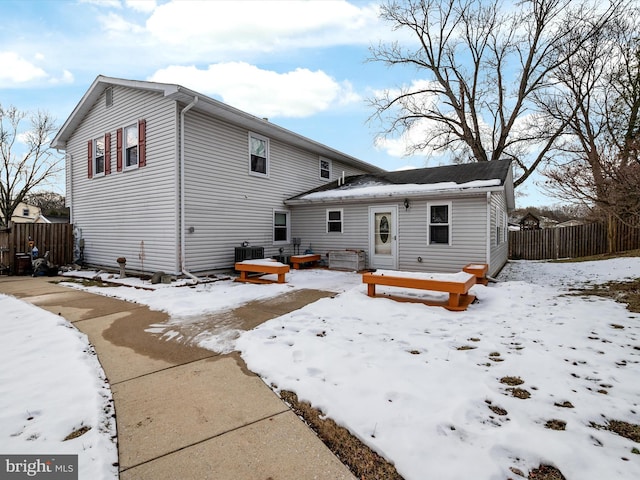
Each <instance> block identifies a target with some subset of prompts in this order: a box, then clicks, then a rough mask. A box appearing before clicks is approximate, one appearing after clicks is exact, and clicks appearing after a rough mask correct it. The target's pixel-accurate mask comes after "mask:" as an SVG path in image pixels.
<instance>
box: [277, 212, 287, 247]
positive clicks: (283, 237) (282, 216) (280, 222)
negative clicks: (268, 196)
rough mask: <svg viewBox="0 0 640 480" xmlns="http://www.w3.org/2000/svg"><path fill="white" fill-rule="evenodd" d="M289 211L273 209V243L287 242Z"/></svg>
mask: <svg viewBox="0 0 640 480" xmlns="http://www.w3.org/2000/svg"><path fill="white" fill-rule="evenodd" d="M289 233H290V225H289V212H288V211H286V210H275V211H274V212H273V243H274V244H278V243H289Z"/></svg>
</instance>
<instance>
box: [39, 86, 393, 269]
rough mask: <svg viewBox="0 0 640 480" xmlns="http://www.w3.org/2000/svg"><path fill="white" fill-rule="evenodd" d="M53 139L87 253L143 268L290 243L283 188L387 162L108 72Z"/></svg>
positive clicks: (193, 264)
mask: <svg viewBox="0 0 640 480" xmlns="http://www.w3.org/2000/svg"><path fill="white" fill-rule="evenodd" d="M51 146H52V147H53V148H56V149H61V150H64V151H65V152H66V175H67V176H66V186H67V188H66V202H67V206H68V207H70V210H71V222H72V223H73V224H74V226H75V228H76V231H77V232H81V235H82V239H83V243H84V252H83V253H84V262H85V263H86V264H87V265H92V266H101V267H110V268H117V266H118V265H117V263H116V259H117V258H118V257H125V258H126V259H127V264H126V265H127V269H129V270H132V271H145V272H152V271H160V270H161V271H164V272H166V273H172V274H180V273H185V274H189V273H204V272H209V271H216V270H221V269H228V268H230V267H232V266H233V263H234V259H235V257H234V252H235V248H236V247H240V246H241V245H242V244H243V243H248V244H250V245H254V246H262V247H264V254H265V255H266V256H273V255H278V254H279V252H280V249H283V251H285V250H286V251H288V252H291V248H292V237H293V234H292V232H293V226H292V220H293V219H292V210H291V209H290V207H289V206H287V205H286V204H285V200H286V199H287V198H291V197H293V196H295V195H297V194H299V193H300V192H304V191H307V190H310V189H313V188H315V187H317V186H319V185H323V184H324V183H326V182H330V181H334V180H336V179H337V178H338V177H341V176H342V175H345V176H351V175H355V174H361V173H380V172H383V171H384V170H382V169H380V168H378V167H375V166H373V165H370V164H368V163H365V162H363V161H361V160H358V159H356V158H354V157H351V156H349V155H346V154H344V153H341V152H338V151H336V150H334V149H332V148H329V147H327V146H325V145H322V144H320V143H318V142H315V141H313V140H310V139H308V138H305V137H302V136H300V135H298V134H295V133H293V132H291V131H289V130H286V129H284V128H281V127H279V126H277V125H274V124H272V123H270V122H269V121H267V120H265V119H261V118H258V117H255V116H252V115H249V114H247V113H245V112H242V111H240V110H237V109H235V108H233V107H230V106H228V105H225V104H224V103H221V102H219V101H217V100H214V99H212V98H209V97H207V96H205V95H201V94H200V93H197V92H194V91H192V90H189V89H186V88H184V87H181V86H179V85H173V84H165V83H153V82H145V81H133V80H124V79H117V78H110V77H104V76H98V77H97V78H96V80H95V81H94V82H93V84H92V85H91V86H90V88H89V89H88V91H87V92H86V93H85V95H84V96H83V97H82V99H81V100H80V102H79V103H78V105H77V106H76V107H75V109H74V110H73V112H72V113H71V115H70V116H69V118H68V119H67V120H66V121H65V123H64V124H63V126H62V127H61V129H60V131H59V132H58V133H57V135H56V136H55V138H54V139H53V141H52V144H51ZM323 223H324V222H323Z"/></svg>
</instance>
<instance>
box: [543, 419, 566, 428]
mask: <svg viewBox="0 0 640 480" xmlns="http://www.w3.org/2000/svg"><path fill="white" fill-rule="evenodd" d="M566 426H567V422H565V421H564V420H558V419H553V420H547V423H545V424H544V428H548V429H549V430H564V429H565V428H566Z"/></svg>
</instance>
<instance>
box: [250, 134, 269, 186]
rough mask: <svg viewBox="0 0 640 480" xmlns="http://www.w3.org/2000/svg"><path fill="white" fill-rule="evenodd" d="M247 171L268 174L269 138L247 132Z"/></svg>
mask: <svg viewBox="0 0 640 480" xmlns="http://www.w3.org/2000/svg"><path fill="white" fill-rule="evenodd" d="M249 171H250V172H251V174H253V175H263V176H265V177H266V176H268V175H269V139H268V138H265V137H262V136H260V135H256V134H255V133H250V134H249Z"/></svg>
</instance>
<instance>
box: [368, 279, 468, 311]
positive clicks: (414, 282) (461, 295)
mask: <svg viewBox="0 0 640 480" xmlns="http://www.w3.org/2000/svg"><path fill="white" fill-rule="evenodd" d="M362 281H363V283H366V284H367V295H369V296H370V297H376V296H378V297H387V298H391V299H393V300H396V301H401V302H420V303H425V304H426V305H435V306H441V307H444V308H446V309H448V310H453V311H462V310H466V309H467V307H468V306H469V304H471V302H473V301H474V300H475V298H476V297H475V296H473V295H470V294H469V289H470V288H471V287H472V286H474V285H475V284H476V276H475V275H474V274H472V273H468V272H458V273H422V272H401V271H394V270H377V271H375V272H368V273H363V274H362ZM376 285H384V286H389V287H401V288H416V289H420V290H431V291H437V292H446V293H448V294H449V299H448V301H444V302H443V301H439V300H427V299H415V298H408V297H400V296H395V295H376Z"/></svg>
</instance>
